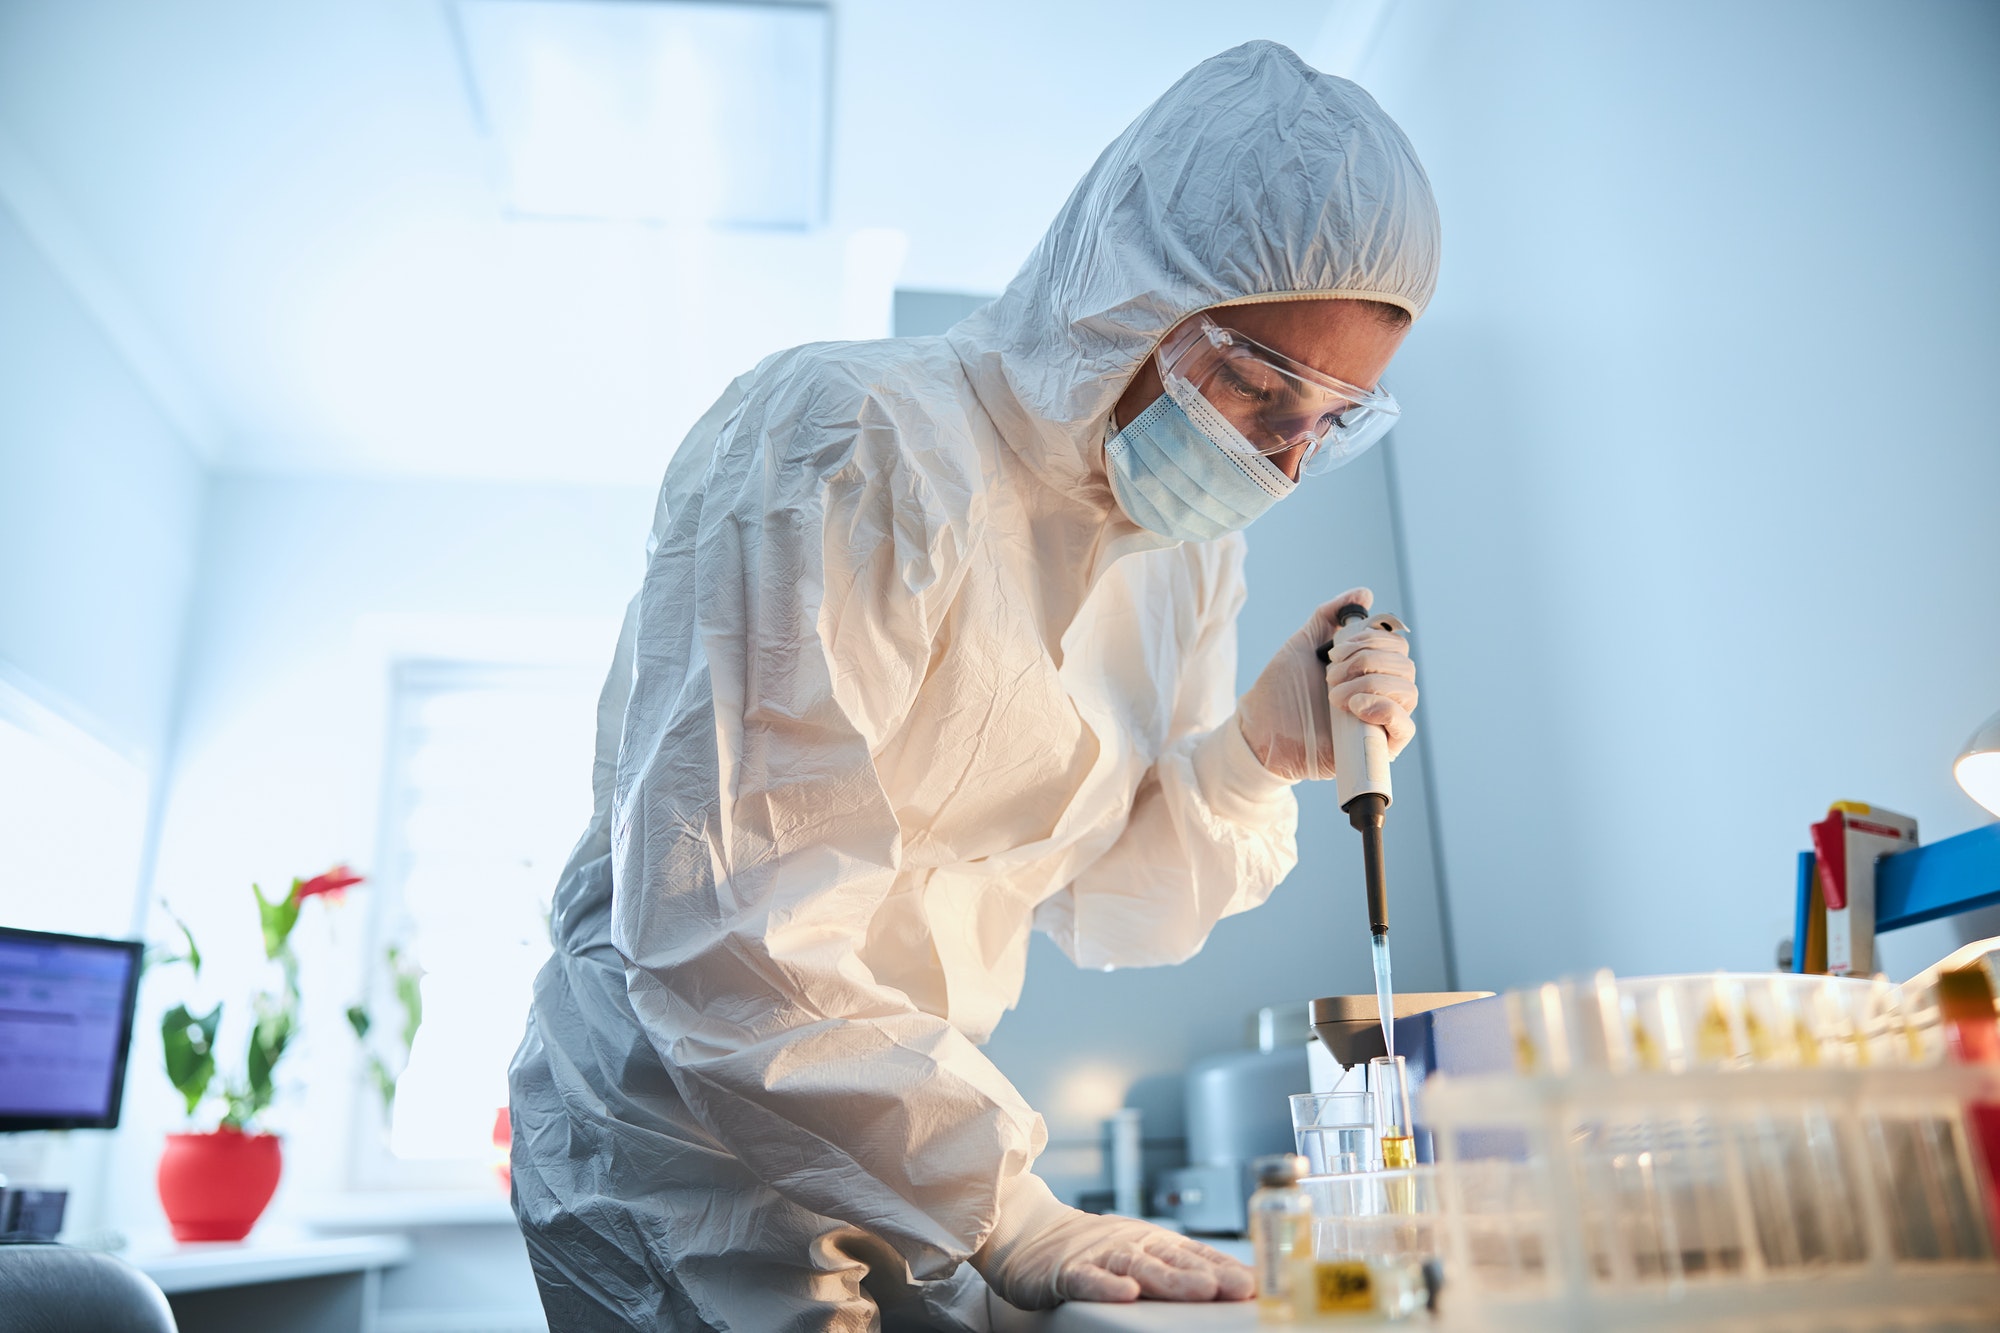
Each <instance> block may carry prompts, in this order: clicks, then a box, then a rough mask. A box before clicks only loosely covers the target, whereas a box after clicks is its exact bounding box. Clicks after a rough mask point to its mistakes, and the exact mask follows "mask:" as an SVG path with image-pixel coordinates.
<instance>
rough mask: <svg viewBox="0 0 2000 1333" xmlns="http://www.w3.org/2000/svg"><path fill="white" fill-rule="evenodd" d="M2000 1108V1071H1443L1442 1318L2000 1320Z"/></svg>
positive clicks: (1493, 1330) (1428, 1100)
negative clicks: (1982, 1114)
mask: <svg viewBox="0 0 2000 1333" xmlns="http://www.w3.org/2000/svg"><path fill="white" fill-rule="evenodd" d="M1988 1104H1990V1105H1994V1106H2000V1069H1992V1068H1984V1067H1954V1066H1934V1067H1929V1068H1923V1067H1907V1066H1905V1067H1872V1068H1871V1067H1839V1068H1832V1067H1819V1068H1743V1069H1724V1070H1713V1069H1708V1070H1687V1071H1681V1072H1665V1071H1641V1072H1632V1071H1627V1072H1610V1071H1606V1070H1602V1069H1583V1070H1572V1071H1563V1072H1543V1073H1535V1074H1515V1075H1480V1076H1471V1077H1459V1078H1453V1077H1451V1076H1449V1075H1439V1076H1436V1077H1434V1078H1432V1079H1431V1080H1430V1081H1429V1082H1428V1083H1427V1084H1426V1086H1425V1088H1424V1090H1423V1093H1422V1101H1421V1105H1420V1107H1419V1111H1418V1119H1419V1120H1420V1121H1421V1122H1423V1123H1425V1124H1427V1125H1428V1127H1429V1129H1430V1131H1431V1133H1432V1135H1433V1145H1434V1151H1435V1153H1436V1156H1437V1163H1438V1165H1437V1193H1438V1207H1439V1218H1438V1221H1439V1223H1440V1233H1441V1238H1440V1243H1441V1245H1442V1247H1443V1251H1444V1254H1443V1257H1444V1261H1445V1262H1444V1270H1445V1273H1446V1275H1447V1276H1446V1284H1447V1285H1446V1291H1445V1301H1444V1314H1445V1319H1444V1323H1445V1326H1446V1327H1449V1328H1452V1329H1464V1330H1467V1331H1468V1333H1512V1331H1513V1330H1527V1329H1535V1330H1544V1329H1564V1330H1578V1331H1579V1333H1581V1331H1582V1330H1592V1331H1593V1333H1594V1331H1595V1330H1601V1329H1620V1330H1627V1329H1631V1330H1646V1329H1662V1330H1664V1329H1697V1328H1698V1329H1701V1330H1704V1333H1720V1331H1721V1330H1733V1329H1751V1328H1754V1329H1759V1330H1765V1329H1787V1328H1793V1327H1796V1328H1799V1329H1801V1330H1804V1329H1811V1330H1814V1331H1815V1333H1821V1331H1823V1330H1827V1329H1854V1330H1861V1329H1869V1330H1874V1329H1884V1330H1886V1329H1897V1330H1906V1329H1925V1330H1951V1329H1959V1328H1965V1329H1974V1328H1977V1329H1989V1330H1990V1329H1994V1328H2000V1264H1996V1262H1995V1258H1994V1248H1993V1236H1992V1222H1991V1219H1990V1217H1989V1214H1988V1211H1987V1210H1988V1194H1987V1189H1986V1186H1985V1183H1984V1179H1983V1173H1984V1170H1985V1168H1984V1165H1983V1164H1982V1163H1981V1162H1980V1160H1979V1158H1978V1153H1977V1150H1976V1148H1975V1146H1974V1140H1973V1137H1972V1136H1971V1135H1970V1134H1969V1133H1968V1109H1967V1108H1968V1107H1983V1106H1985V1105H1988Z"/></svg>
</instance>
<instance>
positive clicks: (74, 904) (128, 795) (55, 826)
mask: <svg viewBox="0 0 2000 1333" xmlns="http://www.w3.org/2000/svg"><path fill="white" fill-rule="evenodd" d="M146 789H147V783H146V774H145V772H144V771H143V770H142V769H140V767H139V766H138V765H137V764H135V763H133V762H132V761H131V760H129V759H127V758H125V757H124V756H122V755H120V754H118V753H117V752H115V751H113V750H111V749H110V748H108V747H107V746H105V745H104V744H103V743H102V742H100V741H98V740H97V739H96V738H94V737H93V736H91V735H90V734H89V733H88V732H85V731H83V730H82V729H81V728H79V727H77V726H75V725H73V724H72V723H70V722H68V721H66V720H64V719H63V718H61V717H59V716H57V715H56V714H55V713H54V712H52V711H50V710H49V709H46V708H44V707H42V706H41V705H40V704H38V703H36V702H35V701H34V700H33V699H31V698H30V697H29V696H28V695H27V694H26V693H25V692H24V691H22V690H19V689H16V688H14V687H13V686H11V685H9V684H7V683H6V682H5V681H4V680H0V811H4V812H5V814H4V815H0V922H4V923H5V924H7V925H10V926H15V927H18V928H20V929H22V930H53V931H61V932H63V933H66V934H71V935H102V936H110V937H115V938H128V937H130V935H131V933H132V918H133V908H134V906H135V899H136V897H137V894H138V888H139V857H140V852H141V849H142V847H143V846H144V843H145V835H146Z"/></svg>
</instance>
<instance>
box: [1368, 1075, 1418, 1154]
mask: <svg viewBox="0 0 2000 1333" xmlns="http://www.w3.org/2000/svg"><path fill="white" fill-rule="evenodd" d="M1368 1091H1369V1092H1370V1094H1372V1095H1373V1097H1374V1098H1375V1144H1376V1151H1377V1152H1378V1153H1379V1154H1380V1156H1381V1159H1382V1169H1383V1170H1385V1171H1403V1170H1407V1169H1409V1168H1410V1167H1413V1166H1415V1165H1416V1164H1417V1141H1416V1128H1415V1125H1414V1124H1413V1122H1412V1120H1411V1117H1410V1077H1409V1072H1408V1070H1407V1069H1406V1068H1405V1067H1404V1065H1403V1057H1402V1056H1400V1055H1388V1056H1379V1055H1378V1056H1376V1057H1375V1058H1374V1059H1373V1060H1370V1061H1369V1062H1368Z"/></svg>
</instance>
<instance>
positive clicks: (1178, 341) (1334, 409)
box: [1159, 316, 1402, 476]
mask: <svg viewBox="0 0 2000 1333" xmlns="http://www.w3.org/2000/svg"><path fill="white" fill-rule="evenodd" d="M1159 367H1160V382H1161V383H1162V384H1163V385H1165V386H1166V391H1167V396H1168V397H1170V398H1172V399H1173V400H1174V401H1175V402H1176V403H1178V404H1179V405H1180V408H1181V410H1182V411H1183V412H1186V413H1187V414H1188V416H1189V417H1190V418H1192V419H1193V420H1194V422H1195V424H1196V425H1197V426H1200V427H1202V428H1203V430H1204V431H1205V432H1206V433H1209V434H1210V435H1211V437H1212V438H1217V442H1218V443H1225V444H1228V445H1232V446H1235V447H1238V448H1245V449H1247V450H1249V451H1250V452H1251V453H1256V454H1262V455H1264V456H1265V457H1267V458H1268V457H1270V456H1271V455H1273V454H1283V453H1287V452H1289V451H1291V450H1294V449H1301V448H1302V449H1304V451H1305V452H1304V455H1303V456H1302V458H1301V459H1300V462H1299V472H1300V473H1301V474H1306V473H1310V474H1313V475H1315V476H1316V475H1318V474H1320V473H1322V472H1330V471H1332V470H1333V469H1334V468H1337V467H1339V466H1341V465H1342V464H1343V463H1347V462H1350V461H1351V460H1353V459H1354V458H1355V457H1357V456H1358V455H1360V454H1361V453H1362V452H1363V451H1365V450H1366V449H1367V448H1368V446H1369V445H1371V444H1373V443H1375V441H1377V440H1379V439H1381V438H1382V436H1383V435H1384V434H1385V433H1386V432H1387V431H1388V429H1389V427H1391V426H1392V425H1394V424H1395V423H1396V418H1397V416H1398V415H1400V413H1401V412H1402V409H1401V408H1400V407H1398V406H1397V405H1396V399H1395V398H1394V396H1393V395H1391V394H1389V393H1387V392H1386V391H1384V390H1380V389H1362V388H1357V387H1356V386H1354V385H1352V384H1348V383H1346V382H1344V381H1342V380H1337V379H1335V378H1334V377H1333V376H1331V375H1327V374H1322V373H1321V372H1320V371H1317V370H1314V369H1313V368H1312V367H1311V366H1305V365H1301V364H1299V363H1298V362H1297V361H1294V360H1292V359H1291V358H1290V357H1288V356H1286V355H1285V354H1284V353H1282V352H1274V351H1272V350H1271V349H1270V348H1268V347H1266V346H1264V345H1263V344H1262V343H1259V342H1257V341H1256V340H1254V339H1251V338H1246V337H1244V336H1243V335H1242V334H1241V333H1238V332H1237V331H1236V330H1234V329H1225V328H1222V327H1220V326H1219V325H1217V324H1216V323H1215V322H1214V321H1212V320H1210V319H1208V318H1207V317H1206V316H1204V317H1203V318H1202V319H1200V320H1199V321H1197V322H1196V324H1195V325H1194V326H1193V327H1191V328H1189V329H1186V330H1184V331H1183V332H1182V333H1180V334H1179V335H1178V336H1176V337H1175V338H1172V339H1169V340H1168V341H1167V342H1165V343H1162V344H1161V345H1160V350H1159ZM1216 418H1220V420H1219V421H1217V420H1216ZM1217 426H1224V427H1226V428H1227V429H1222V430H1217V429H1214V428H1215V427H1217ZM1232 434H1233V435H1234V436H1236V437H1240V438H1230V436H1231V435H1232Z"/></svg>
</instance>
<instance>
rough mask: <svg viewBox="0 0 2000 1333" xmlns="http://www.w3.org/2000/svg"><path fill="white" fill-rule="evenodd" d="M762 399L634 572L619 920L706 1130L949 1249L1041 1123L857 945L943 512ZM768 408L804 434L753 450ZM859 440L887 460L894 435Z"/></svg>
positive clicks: (944, 1253)
mask: <svg viewBox="0 0 2000 1333" xmlns="http://www.w3.org/2000/svg"><path fill="white" fill-rule="evenodd" d="M808 406H809V407H811V406H815V405H811V404H809V405H808ZM759 410H760V408H759V405H758V404H756V403H752V404H751V405H750V406H749V407H746V409H745V411H746V419H745V420H744V421H743V422H742V423H739V425H738V426H737V427H736V430H737V432H739V437H738V438H733V439H726V440H725V441H724V444H723V447H722V450H721V451H720V453H721V456H720V457H719V459H718V462H717V463H716V464H715V465H714V467H712V469H711V471H710V474H709V475H708V476H707V477H706V478H705V479H704V482H703V484H702V486H701V487H700V488H698V489H697V490H695V491H694V492H693V495H692V497H691V502H690V504H689V505H688V510H689V512H683V513H680V514H676V515H674V516H672V518H671V521H670V522H669V523H668V525H667V529H666V531H665V533H664V535H663V539H662V541H661V542H660V545H659V548H658V550H657V551H656V552H655V553H654V555H653V557H652V559H651V561H650V562H649V566H648V571H647V574H646V579H645V582H644V585H643V586H642V590H641V593H640V606H639V621H638V633H637V640H636V646H635V653H634V668H633V670H634V675H633V689H632V696H631V701H630V703H629V705H628V707H627V710H626V716H625V726H624V739H623V743H622V745H621V749H620V755H619V761H618V782H617V793H616V802H615V815H614V821H613V833H612V866H613V875H614V886H615V887H614V896H613V940H614V942H615V943H616V945H617V947H618V949H619V951H620V953H621V954H622V955H623V956H624V958H625V960H626V982H627V991H628V993H629V995H630V998H631V1002H632V1006H633V1009H634V1010H635V1012H636V1013H637V1015H638V1017H639V1020H640V1023H641V1025H642V1026H643V1027H644V1029H645V1031H646V1034H647V1037H648V1039H649V1040H650V1042H651V1043H652V1045H653V1046H654V1047H655V1049H657V1050H658V1052H659V1054H660V1056H661V1058H662V1060H663V1062H664V1063H665V1065H666V1067H667V1070H668V1072H669V1074H670V1075H671V1077H672V1079H673V1081H674V1084H675V1086H676V1088H677V1089H678V1090H679V1092H680V1094H681V1096H682V1097H683V1099H684V1100H685V1101H686V1103H687V1105H688V1107H689V1109H690V1110H691V1111H692V1112H693V1114H694V1115H695V1117H696V1118H697V1119H698V1120H699V1121H700V1124H701V1127H702V1128H703V1129H704V1130H706V1131H707V1133H708V1134H710V1135H712V1136H713V1138H714V1140H715V1143H716V1146H717V1148H718V1149H719V1150H726V1151H728V1152H729V1153H731V1154H733V1155H735V1156H736V1157H737V1158H738V1159H739V1160H740V1161H742V1162H743V1164H744V1165H745V1166H747V1167H748V1168H749V1169H750V1170H751V1171H752V1172H753V1173H755V1174H756V1175H757V1177H758V1178H759V1179H761V1180H763V1181H765V1182H766V1183H768V1184H769V1185H771V1186H772V1187H773V1188H774V1189H776V1190H777V1191H779V1192H780V1193H781V1194H783V1195H785V1196H786V1197H787V1198H789V1199H791V1200H792V1201H794V1202H796V1203H798V1204H800V1205H802V1206H803V1207H804V1208H807V1209H810V1210H811V1211H812V1212H814V1213H818V1214H821V1215H824V1216H826V1217H831V1218H834V1219H837V1220H839V1221H841V1222H845V1223H849V1224H851V1225H854V1226H858V1227H862V1228H864V1229H866V1230H867V1231H869V1232H872V1233H873V1234H875V1235H876V1236H878V1237H880V1238H882V1239H883V1240H884V1241H886V1242H887V1243H888V1244H889V1245H891V1246H893V1247H894V1248H895V1249H896V1250H897V1251H898V1252H899V1253H900V1254H901V1255H902V1256H903V1258H904V1259H905V1260H906V1261H908V1262H909V1264H910V1266H911V1268H912V1269H913V1271H914V1272H915V1273H916V1275H917V1276H919V1277H938V1276H943V1275H944V1274H947V1273H949V1272H950V1271H951V1270H952V1269H953V1268H954V1267H955V1266H956V1265H957V1264H958V1263H959V1262H960V1261H962V1260H963V1259H964V1258H965V1257H966V1256H967V1255H968V1254H969V1253H970V1252H971V1251H972V1250H973V1249H974V1248H975V1247H976V1246H977V1245H978V1244H979V1242H980V1241H981V1240H983V1239H984V1237H985V1236H986V1234H987V1232H988V1231H989V1230H990V1229H991V1228H992V1226H993V1224H994V1221H995V1218H996V1216H997V1213H998V1209H999V1195H1000V1191H1001V1188H1002V1186H1003V1184H1004V1183H1006V1182H1008V1181H1010V1180H1011V1179H1012V1178H1014V1177H1016V1176H1020V1175H1022V1174H1024V1173H1025V1172H1027V1170H1028V1168H1029V1167H1030V1165H1031V1164H1032V1163H1033V1161H1034V1159H1035V1157H1036V1156H1037V1155H1038V1154H1039V1153H1040V1151H1041V1149H1042V1146H1043V1144H1044V1143H1045V1141H1046V1131H1045V1130H1044V1128H1043V1125H1042V1121H1041V1118H1040V1117H1039V1116H1037V1115H1036V1114H1035V1113H1034V1111H1033V1110H1032V1109H1031V1108H1030V1107H1029V1106H1028V1105H1027V1103H1026V1102H1025V1101H1024V1100H1023V1099H1022V1098H1021V1096H1020V1094H1019V1093H1017V1092H1016V1091H1015V1089H1014V1088H1013V1086H1012V1085H1011V1084H1010V1083H1009V1082H1008V1081H1007V1079H1006V1078H1005V1077H1004V1076H1003V1075H1002V1074H1001V1073H1000V1071H999V1070H998V1069H996V1068H995V1067H994V1066H993V1064H992V1063H991V1062H990V1061H989V1060H988V1059H987V1058H986V1056H985V1055H983V1054H982V1053H981V1052H980V1051H979V1049H978V1048H977V1047H976V1046H974V1045H973V1044H972V1042H971V1041H970V1040H968V1039H967V1038H966V1037H965V1036H964V1035H963V1034H961V1033H960V1032H958V1031H957V1030H956V1029H954V1028H953V1027H952V1026H951V1025H950V1024H949V1023H948V1022H946V1021H945V1020H944V1019H942V1018H939V1017H936V1016H934V1015H932V1014H928V1013H925V1012H922V1011H920V1010H919V1009H918V1008H917V1007H916V1005H915V1004H914V1003H913V1002H912V1001H911V1000H910V998H909V997H908V996H907V995H905V994H903V993H902V992H901V991H899V990H897V989H895V988H893V987H891V986H889V985H886V984H884V983H882V982H880V981H878V980H877V978H876V977H875V976H874V974H873V973H872V972H871V971H870V970H869V968H868V967H867V965H866V964H865V963H863V962H862V961H861V959H860V957H859V951H860V948H861V946H862V945H863V944H864V942H865V940H866V938H867V933H868V928H869V923H870V921H871V919H872V918H873V916H874V914H875V912H876V909H877V907H878V905H879V904H880V903H881V901H882V900H883V898H884V896H885V895H886V894H887V893H888V892H889V891H890V889H891V887H892V885H893V883H894V881H895V877H896V874H897V869H898V865H899V862H900V859H901V856H902V845H901V838H900V832H899V828H898V824H897V819H896V815H895V812H894V810H893V808H892V806H891V804H890V802H889V800H888V798H887V796H886V795H885V794H884V791H883V788H882V785H881V783H880V781H879V779H878V777H877V774H876V771H875V768H874V765H873V763H872V760H871V751H870V734H872V733H873V732H874V731H875V730H876V729H877V727H878V726H889V725H894V723H895V720H896V717H897V714H898V709H899V708H901V709H903V710H907V707H908V700H909V699H910V698H912V697H914V694H915V691H916V687H917V685H918V684H920V683H921V681H922V673H923V670H924V667H925V663H926V661H927V654H928V641H927V628H928V627H927V625H926V623H925V618H926V617H927V616H929V615H932V614H935V607H936V604H937V598H939V597H947V598H948V596H949V593H950V588H949V586H948V585H949V579H950V577H951V574H952V570H951V565H952V557H951V551H952V545H953V541H954V540H955V538H954V536H953V534H951V533H949V532H941V531H929V532H927V531H925V525H926V523H927V522H928V519H927V518H926V516H925V515H923V514H921V513H919V514H915V515H914V516H913V514H912V511H911V509H910V508H909V507H908V506H907V505H904V504H901V503H899V502H898V500H897V496H898V495H899V494H907V493H908V491H909V488H910V487H911V486H912V485H913V484H916V483H914V482H913V481H912V479H911V478H909V477H907V476H900V477H899V476H897V475H895V474H894V473H893V472H890V473H887V474H884V473H881V472H871V471H870V468H869V467H863V466H860V465H858V464H853V465H850V464H849V463H846V462H843V461H842V460H843V451H844V450H846V449H847V447H848V442H847V440H845V439H843V438H841V437H840V435H838V434H836V433H835V432H832V431H825V432H824V433H822V432H820V431H815V430H808V429H806V428H804V427H800V426H798V425H797V424H796V422H797V420H798V418H797V417H796V416H794V417H792V418H790V420H789V422H787V421H764V422H760V421H759V420H757V419H756V414H757V412H758V411H759ZM765 410H768V409H765ZM829 415H830V413H829ZM849 420H850V421H851V417H850V418H849ZM849 429H850V430H859V431H861V432H864V433H865V432H866V431H867V430H868V429H870V428H869V427H867V426H865V425H863V426H860V427H853V426H850V427H849ZM881 429H884V430H886V429H887V427H883V428H881ZM742 433H749V434H750V436H751V439H750V440H748V441H746V440H745V439H743V438H740V436H741V434H742ZM788 434H789V435H791V436H794V437H798V436H801V435H802V436H803V438H804V447H802V448H800V447H795V448H792V449H790V450H788V451H787V453H786V454H785V456H784V457H782V458H781V459H779V460H778V461H777V462H771V461H769V459H768V457H767V456H766V451H776V450H777V449H778V448H780V445H779V444H776V443H772V441H773V440H780V441H782V439H783V438H785V436H786V435H788ZM758 439H762V440H763V441H764V442H763V443H761V444H759V443H756V441H757V440H758ZM876 443H877V444H878V445H879V446H880V448H879V449H877V450H876V453H877V456H878V461H879V459H880V458H882V457H887V458H891V459H893V456H894V454H895V452H896V449H895V441H894V439H893V438H889V439H884V440H879V441H876ZM867 445H868V442H867V441H866V440H864V441H863V442H862V444H861V445H860V446H858V447H856V448H855V449H854V450H853V452H855V453H861V452H865V450H866V448H867ZM732 451H733V452H732ZM745 455H747V456H745ZM828 459H831V461H830V462H829V461H826V460H828ZM871 466H872V465H871ZM884 466H887V467H891V468H893V463H890V464H885V465H884ZM815 469H818V470H817V472H816V471H815ZM963 535H964V534H958V538H962V537H963ZM833 624H837V625H838V626H839V627H840V628H839V633H838V634H832V635H829V633H828V630H827V627H828V626H829V625H833ZM836 641H837V645H838V646H837V648H836V646H835V642H836ZM836 673H841V674H842V679H843V681H844V682H845V684H844V685H843V689H842V691H839V692H837V691H836V689H835V674H836ZM856 682H862V683H865V696H864V695H862V694H856V693H854V690H853V687H854V685H855V683H856ZM843 693H845V695H846V697H848V698H849V699H850V701H853V700H860V701H861V702H860V703H852V702H851V704H850V706H846V707H844V706H843V704H842V702H841V697H842V694H843ZM899 700H900V701H901V702H900V704H899V702H898V701H899ZM864 713H872V714H874V716H873V717H871V718H870V719H869V720H868V722H867V725H866V726H864V725H863V724H862V721H861V720H860V718H859V716H858V714H864ZM803 1243H804V1242H803V1240H802V1241H801V1244H803Z"/></svg>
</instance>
